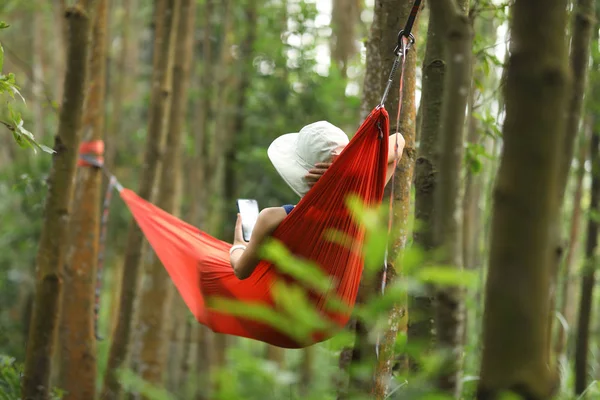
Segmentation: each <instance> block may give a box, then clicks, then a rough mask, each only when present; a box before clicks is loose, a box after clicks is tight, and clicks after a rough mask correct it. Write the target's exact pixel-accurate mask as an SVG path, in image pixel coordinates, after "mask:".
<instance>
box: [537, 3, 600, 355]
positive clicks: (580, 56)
mask: <svg viewBox="0 0 600 400" xmlns="http://www.w3.org/2000/svg"><path fill="white" fill-rule="evenodd" d="M595 3H596V2H595V1H594V0H576V1H574V7H575V8H574V10H573V24H572V26H573V35H572V37H571V55H570V64H571V72H572V75H573V83H572V87H571V92H570V97H569V103H568V108H567V121H566V127H565V128H566V129H565V134H564V137H563V144H562V149H563V150H562V152H561V154H560V157H559V159H558V160H559V164H560V167H559V168H560V169H559V181H558V187H559V190H560V191H559V207H560V208H559V209H562V204H563V202H564V197H565V188H566V187H567V184H568V181H569V171H570V170H571V164H572V162H573V152H574V147H575V139H576V138H577V135H578V134H579V130H580V129H579V126H580V122H581V110H582V108H583V96H584V94H585V88H586V84H587V71H588V64H589V60H590V47H591V46H590V42H591V39H592V33H593V28H594V26H595V27H596V28H598V26H597V25H596V24H595V23H594V20H595V17H594V13H595ZM560 215H561V214H560V213H559V214H557V216H560ZM561 222H562V221H561V220H560V217H558V218H557V219H556V221H555V226H554V229H555V235H556V239H555V240H556V248H557V251H556V257H555V262H554V264H553V273H552V275H551V281H550V285H551V288H550V290H551V291H550V293H551V296H550V301H551V305H550V310H549V311H550V313H549V319H548V337H549V340H548V345H549V346H551V343H552V340H551V339H552V331H553V329H552V327H553V325H554V324H553V322H554V320H555V319H556V317H555V315H554V311H555V305H556V304H555V303H556V302H555V299H556V294H555V292H556V280H557V278H558V271H559V265H560V261H561V255H562V254H563V250H562V247H563V246H562V243H563V240H562V238H561V233H562V229H560V227H561Z"/></svg>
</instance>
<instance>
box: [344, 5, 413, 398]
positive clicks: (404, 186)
mask: <svg viewBox="0 0 600 400" xmlns="http://www.w3.org/2000/svg"><path fill="white" fill-rule="evenodd" d="M412 6H413V1H411V0H378V1H376V2H375V15H374V19H373V24H372V26H371V32H370V35H369V40H368V41H367V45H366V47H367V68H366V74H365V82H364V96H363V99H362V105H361V108H362V114H363V116H366V115H367V114H368V113H369V112H370V111H371V109H372V108H373V107H375V106H376V105H377V104H378V103H379V102H380V100H381V95H382V94H383V91H384V89H385V86H386V84H387V81H388V78H389V71H390V68H391V66H392V64H393V61H394V58H395V57H396V56H395V54H394V52H393V50H394V48H395V47H396V45H397V44H398V41H397V36H398V31H399V30H400V29H402V27H403V25H404V23H405V22H406V20H407V19H408V16H409V14H410V12H411V9H412ZM416 29H417V25H416V24H415V27H414V28H413V34H415V36H416ZM405 62H406V66H405V73H404V92H403V102H402V112H401V114H400V116H399V118H398V119H396V120H392V123H391V124H390V132H401V133H402V135H403V136H404V139H405V142H406V144H405V148H404V153H403V155H402V158H401V159H400V160H399V162H398V165H397V168H396V176H395V179H394V180H393V181H392V182H393V183H391V184H390V185H388V188H387V189H388V190H386V192H387V193H388V195H387V196H386V197H385V198H386V199H387V198H389V190H390V189H391V188H392V184H393V185H394V188H393V189H394V198H393V202H394V209H393V210H394V213H393V217H392V218H393V227H392V231H393V232H395V233H394V234H393V235H392V237H391V238H390V242H391V243H390V248H389V250H390V251H389V255H388V271H387V273H386V274H385V276H386V278H385V280H386V286H388V285H391V284H392V283H393V282H394V279H395V278H396V276H397V275H398V274H400V271H401V265H396V260H401V257H399V255H400V253H401V252H402V251H403V249H404V247H405V245H406V241H407V239H408V220H409V214H410V208H411V207H410V188H411V184H412V177H413V169H414V163H415V158H416V152H415V131H416V103H415V91H416V52H415V50H414V49H412V50H410V51H408V53H407V58H406V60H405ZM399 79H400V74H399V73H398V74H397V75H396V77H395V79H394V84H393V85H392V88H393V89H392V90H391V91H390V96H389V97H388V99H387V101H386V108H387V109H388V110H391V113H392V114H394V115H395V113H396V110H397V108H398V101H399V92H398V90H395V88H397V87H398V85H399ZM378 275H379V274H378ZM379 276H380V277H381V275H379ZM374 278H375V277H373V276H371V277H367V276H364V275H363V285H362V287H361V291H362V292H363V293H364V294H363V295H362V296H361V297H363V298H364V297H365V296H368V295H374V296H379V295H380V293H381V280H379V279H374ZM405 316H406V304H397V305H395V306H394V307H393V308H392V310H390V313H389V326H388V327H387V329H386V331H385V332H384V335H383V337H382V340H381V342H380V348H379V357H378V359H377V360H376V361H375V360H373V362H375V371H373V372H374V374H373V376H372V382H370V383H368V384H365V385H364V386H366V387H369V388H370V389H369V390H370V391H371V392H372V393H373V394H374V396H375V398H377V399H383V398H385V396H386V393H387V389H388V384H389V380H390V377H391V372H392V367H393V365H394V345H395V341H396V337H397V335H398V332H399V331H405V330H406V318H405ZM360 327H361V323H360V322H359V323H357V331H356V336H357V339H356V344H355V351H354V352H353V357H352V362H353V363H357V362H361V363H362V362H365V360H364V357H367V358H368V357H375V348H374V347H373V345H372V344H370V343H369V339H368V338H367V337H366V336H365V333H367V332H366V330H361V329H360ZM356 347H358V349H357V348H356ZM351 382H356V379H355V378H353V379H352V380H351ZM360 386H363V385H362V384H361V385H360ZM359 390H360V389H359Z"/></svg>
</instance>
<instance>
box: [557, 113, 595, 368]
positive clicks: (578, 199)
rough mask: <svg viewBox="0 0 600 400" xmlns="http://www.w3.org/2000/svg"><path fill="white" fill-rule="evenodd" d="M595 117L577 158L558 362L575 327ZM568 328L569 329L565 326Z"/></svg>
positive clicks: (583, 136)
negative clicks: (586, 180)
mask: <svg viewBox="0 0 600 400" xmlns="http://www.w3.org/2000/svg"><path fill="white" fill-rule="evenodd" d="M591 125H592V124H591V118H587V121H586V123H585V127H584V129H583V130H582V132H581V140H580V141H579V151H578V153H579V154H578V156H577V173H576V174H575V189H574V191H573V208H572V210H571V217H570V222H571V226H570V229H569V243H568V245H567V248H566V255H565V260H564V263H563V266H562V273H561V281H562V283H561V286H562V290H561V293H560V300H561V302H560V314H561V315H562V316H563V318H564V323H560V324H558V326H557V328H558V332H557V336H556V343H555V353H556V356H557V358H558V360H561V359H562V358H564V356H565V352H566V351H567V342H568V340H569V336H570V335H569V331H570V330H571V327H574V326H575V320H576V318H575V314H576V304H575V301H574V298H575V294H576V290H577V288H576V280H575V279H574V277H575V274H574V268H573V267H574V265H575V264H576V261H577V255H578V253H579V248H580V243H579V242H580V240H579V239H580V236H581V217H582V214H583V213H582V204H581V203H582V199H583V180H584V177H585V175H586V168H585V164H586V161H587V160H588V158H589V157H588V155H589V154H588V152H589V151H588V149H589V147H590V143H589V137H590V131H591V130H592V126H591ZM565 325H566V326H565Z"/></svg>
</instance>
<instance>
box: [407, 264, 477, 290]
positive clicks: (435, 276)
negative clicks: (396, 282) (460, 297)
mask: <svg viewBox="0 0 600 400" xmlns="http://www.w3.org/2000/svg"><path fill="white" fill-rule="evenodd" d="M416 276H417V278H418V279H419V280H421V281H422V282H426V283H433V284H436V285H440V286H462V287H467V288H472V287H476V285H477V279H478V277H477V274H476V273H475V272H474V271H466V270H459V269H456V268H453V267H450V266H435V267H424V268H423V269H421V270H420V271H419V272H418V273H417V274H416Z"/></svg>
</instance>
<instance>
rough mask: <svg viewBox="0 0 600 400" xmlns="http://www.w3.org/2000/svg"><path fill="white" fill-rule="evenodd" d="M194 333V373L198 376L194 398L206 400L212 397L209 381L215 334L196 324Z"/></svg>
mask: <svg viewBox="0 0 600 400" xmlns="http://www.w3.org/2000/svg"><path fill="white" fill-rule="evenodd" d="M196 333H197V335H196V343H197V345H198V347H197V348H196V349H197V352H196V374H197V376H199V377H200V379H199V381H200V382H199V385H198V388H197V391H196V400H208V399H211V398H212V397H211V396H212V394H213V391H212V386H211V384H210V383H211V382H212V381H213V379H214V378H213V374H212V369H213V364H214V358H215V352H214V347H213V343H214V340H213V339H214V337H215V334H213V332H212V331H211V330H209V329H208V328H207V327H205V326H203V325H199V326H198V329H197V332H196Z"/></svg>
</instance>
